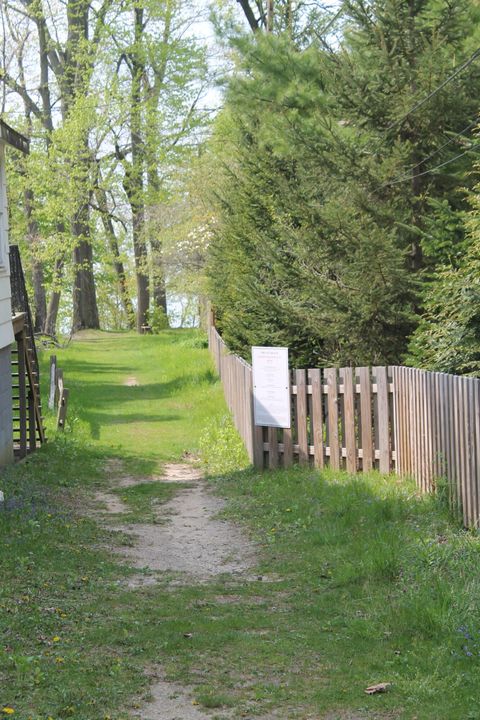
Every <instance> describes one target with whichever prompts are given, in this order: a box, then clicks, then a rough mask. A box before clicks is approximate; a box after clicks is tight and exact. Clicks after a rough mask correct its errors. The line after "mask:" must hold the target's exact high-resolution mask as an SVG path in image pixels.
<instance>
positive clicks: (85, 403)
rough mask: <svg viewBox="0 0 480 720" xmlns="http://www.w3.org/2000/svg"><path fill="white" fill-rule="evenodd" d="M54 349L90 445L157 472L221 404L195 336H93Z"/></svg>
mask: <svg viewBox="0 0 480 720" xmlns="http://www.w3.org/2000/svg"><path fill="white" fill-rule="evenodd" d="M55 352H56V355H57V361H58V364H59V366H60V367H63V368H64V371H65V384H66V386H67V387H69V389H70V394H71V396H72V407H71V412H70V413H69V416H70V421H71V422H72V420H73V424H74V427H75V425H77V426H78V425H81V429H82V434H83V435H84V437H85V438H86V439H88V442H89V444H90V445H91V446H93V447H96V448H103V449H104V450H105V452H107V453H109V454H115V453H117V454H119V455H120V456H122V457H124V458H125V457H130V458H131V459H132V460H134V461H136V462H138V461H139V460H142V459H143V461H144V462H145V463H146V464H150V465H151V466H152V467H153V466H154V465H155V464H156V463H158V462H162V461H165V460H171V459H178V458H180V457H181V455H182V453H183V452H185V451H187V452H188V451H191V450H192V448H193V449H195V448H197V447H198V439H199V434H200V433H201V431H202V430H203V428H204V427H205V425H206V424H207V423H208V421H209V419H210V418H211V417H212V416H213V415H215V414H216V413H217V412H218V409H219V407H220V406H221V403H222V402H223V401H222V391H221V388H220V385H219V383H217V382H216V378H215V375H214V373H213V369H212V365H211V361H210V358H209V355H208V351H207V350H206V349H205V340H204V337H203V336H202V335H201V334H199V333H198V332H196V331H188V330H186V331H182V330H174V331H165V332H163V333H161V334H160V335H141V336H138V335H136V334H134V333H124V334H120V333H104V332H99V331H98V332H95V331H89V332H88V333H80V335H79V339H78V340H76V341H75V342H73V343H72V344H71V345H70V346H69V347H68V349H67V350H64V351H55ZM48 355H49V353H45V356H46V357H45V359H46V360H48V357H47V356H48ZM44 377H48V374H47V373H44ZM75 430H76V428H75ZM76 431H77V430H76Z"/></svg>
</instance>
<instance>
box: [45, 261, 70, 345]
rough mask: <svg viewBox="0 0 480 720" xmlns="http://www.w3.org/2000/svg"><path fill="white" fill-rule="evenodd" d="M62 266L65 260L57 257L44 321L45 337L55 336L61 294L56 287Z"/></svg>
mask: <svg viewBox="0 0 480 720" xmlns="http://www.w3.org/2000/svg"><path fill="white" fill-rule="evenodd" d="M64 264H65V260H64V258H63V257H59V258H57V259H56V260H55V267H54V269H53V289H52V292H51V294H50V299H49V301H48V307H47V317H46V319H45V332H46V333H47V335H53V336H55V335H56V334H57V318H58V310H59V308H60V297H61V292H60V290H59V289H58V287H59V285H60V282H61V279H62V276H63V267H64Z"/></svg>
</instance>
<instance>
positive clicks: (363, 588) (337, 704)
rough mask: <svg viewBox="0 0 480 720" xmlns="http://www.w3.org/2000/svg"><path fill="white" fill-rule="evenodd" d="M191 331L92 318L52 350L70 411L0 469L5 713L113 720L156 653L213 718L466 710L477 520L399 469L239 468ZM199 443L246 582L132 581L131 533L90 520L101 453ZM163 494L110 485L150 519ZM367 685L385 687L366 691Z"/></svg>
mask: <svg viewBox="0 0 480 720" xmlns="http://www.w3.org/2000/svg"><path fill="white" fill-rule="evenodd" d="M137 343H138V345H137ZM198 345H199V342H198V336H197V335H196V334H195V333H188V332H187V333H176V332H175V333H173V332H168V333H164V334H162V335H161V336H159V337H143V338H137V337H134V336H131V335H125V336H113V335H104V334H98V335H94V336H90V339H85V340H83V341H82V342H78V343H74V344H72V345H71V346H70V347H69V348H68V350H66V351H64V352H62V353H61V354H60V353H57V354H58V355H60V357H61V359H60V363H61V365H62V366H63V368H64V370H65V377H66V379H67V383H66V384H67V386H69V387H70V390H71V398H72V401H71V407H70V411H71V415H70V417H71V419H73V422H72V424H71V425H72V427H71V429H70V430H67V432H66V433H65V435H64V436H61V437H59V438H57V440H56V441H55V442H50V443H49V444H48V445H47V446H46V447H45V448H44V449H43V450H42V451H41V452H39V453H37V454H36V455H35V456H32V458H31V459H29V460H28V462H26V463H22V464H19V465H17V466H16V467H14V468H10V469H8V470H7V471H5V472H4V473H3V475H2V478H1V481H0V487H1V489H3V490H4V491H5V494H6V498H7V510H6V511H3V512H1V513H0V533H1V537H2V550H1V554H0V567H1V583H0V632H1V642H0V711H1V710H2V708H4V712H3V714H4V715H5V717H7V716H8V714H10V715H12V716H13V717H14V718H21V720H27V719H28V718H31V720H48V718H51V719H52V720H64V719H65V720H66V719H67V718H74V719H75V720H108V719H110V720H127V718H128V717H130V713H131V711H132V709H133V706H134V705H135V704H140V703H141V701H142V696H146V695H148V684H149V681H148V678H147V676H146V674H145V668H151V667H152V666H155V665H156V664H160V666H161V667H162V668H163V669H164V671H165V673H166V675H167V677H168V678H170V679H172V680H173V679H174V680H180V681H184V682H186V683H188V684H189V685H191V686H193V687H194V692H195V698H196V701H197V702H198V703H199V704H200V705H201V706H203V707H205V708H211V709H212V717H213V718H222V717H224V716H225V714H226V713H227V712H228V711H230V712H231V711H232V708H233V717H235V718H242V717H243V718H254V717H261V716H262V714H265V713H266V712H269V711H276V713H277V715H276V717H278V718H285V719H288V718H303V719H305V720H306V718H311V719H312V720H313V719H314V718H315V720H319V719H320V718H328V720H337V719H338V720H357V719H358V718H377V719H378V720H380V719H383V718H385V719H386V718H390V719H391V718H402V719H403V718H405V719H407V718H408V719H409V720H413V719H414V718H417V720H440V719H444V720H457V719H458V720H474V719H477V718H478V717H480V604H479V603H478V597H479V595H480V574H479V570H478V568H479V565H480V544H479V541H478V539H477V537H476V535H474V534H472V533H467V532H464V531H462V530H461V529H459V528H458V527H457V526H455V525H454V524H453V523H452V522H451V521H450V520H449V518H448V515H447V512H446V510H445V509H444V507H442V504H441V503H440V502H439V501H437V500H434V499H432V498H419V497H418V496H417V494H416V492H415V491H414V489H413V487H411V486H409V485H408V484H405V483H399V482H397V481H396V479H395V478H384V477H382V476H379V475H378V474H375V473H373V474H371V475H369V476H362V477H350V476H347V475H346V474H342V473H323V474H322V475H320V474H319V473H318V472H316V471H314V470H309V469H302V470H300V469H298V468H296V469H293V470H291V471H289V472H288V473H285V472H280V471H279V472H265V473H264V474H261V475H259V474H257V473H255V472H254V471H252V470H250V469H248V468H245V467H244V465H245V463H244V456H243V455H242V453H241V450H240V448H239V444H238V439H237V438H236V437H235V435H234V433H233V432H232V430H231V428H230V426H229V424H228V423H225V422H224V420H223V417H224V414H225V408H224V405H223V401H222V399H221V393H220V389H219V386H218V383H216V382H215V379H214V376H213V375H212V372H211V365H210V361H209V359H208V355H207V351H206V350H205V349H202V348H201V347H198ZM136 348H137V349H136ZM129 377H135V378H136V380H137V381H138V382H139V385H138V386H127V385H123V383H124V381H125V379H126V378H129ZM163 385H166V387H163ZM157 392H158V397H157V395H156V393H157ZM162 418H164V420H163V421H162ZM202 433H203V440H202V438H201V436H202ZM50 434H51V433H50ZM199 447H200V449H201V451H202V454H203V455H204V456H205V457H206V458H207V459H208V461H209V472H210V475H211V478H210V481H211V483H212V485H213V486H214V487H215V488H216V490H217V491H218V492H219V493H220V494H222V495H224V496H226V497H227V498H228V499H229V505H228V511H227V515H228V516H230V517H232V518H233V519H235V520H238V521H239V522H241V523H242V524H244V526H245V527H246V528H248V530H249V532H250V533H251V534H252V536H253V538H254V539H255V540H256V542H257V545H258V563H259V564H258V567H257V568H256V569H255V571H254V573H253V575H252V579H251V580H250V581H249V582H243V583H242V582H240V581H239V580H235V579H234V578H233V579H232V577H230V576H221V577H219V578H217V579H216V580H215V581H213V582H210V583H207V584H203V585H198V586H191V587H188V586H187V587H179V586H175V587H171V586H169V585H168V582H167V580H168V579H167V578H166V579H165V583H159V584H157V585H155V586H148V587H144V588H141V589H136V590H130V589H128V587H127V586H126V584H125V583H124V580H125V578H126V577H128V575H129V574H130V573H132V572H133V570H130V569H129V568H128V567H125V566H123V565H120V564H119V563H118V561H117V560H116V559H115V557H112V555H111V553H110V552H109V551H108V550H107V546H108V545H118V546H120V545H121V544H122V542H125V538H124V537H123V535H122V533H118V532H115V533H114V532H110V531H109V530H108V529H104V528H103V529H102V528H101V527H100V526H99V525H98V524H97V523H96V522H95V520H94V519H92V518H89V517H85V516H84V514H83V510H84V508H85V506H86V504H87V503H88V497H89V493H90V492H91V491H92V490H93V489H95V488H101V487H103V485H104V484H105V471H104V468H105V462H106V460H107V459H108V458H109V457H117V458H121V460H122V461H123V462H124V463H125V464H126V467H127V468H128V469H129V471H131V472H137V473H139V474H141V473H145V472H149V471H150V470H151V471H155V470H156V469H157V467H158V465H159V464H161V463H162V462H164V461H166V460H167V459H175V458H177V459H179V458H180V457H181V456H182V454H183V453H184V452H185V451H187V452H190V453H196V452H197V450H198V448H199ZM170 494H171V488H168V489H167V488H166V487H162V486H161V485H160V486H158V488H156V489H154V488H152V487H151V486H149V485H148V484H145V485H140V486H138V487H137V488H128V489H123V490H122V491H121V493H120V497H121V498H122V499H123V501H124V502H125V503H126V504H127V505H128V506H129V508H130V510H131V517H133V518H141V519H142V522H143V521H145V520H146V521H147V522H148V521H149V519H150V520H151V519H153V515H151V507H152V505H151V504H152V503H160V502H162V501H165V500H166V499H168V497H170ZM149 513H150V515H149ZM379 682H389V683H391V687H390V690H389V691H388V692H387V693H384V694H381V695H374V696H368V695H366V694H365V693H364V689H365V688H366V687H367V686H369V685H371V684H373V683H379ZM9 710H13V711H14V712H13V713H9V712H8V711H9ZM0 716H1V712H0Z"/></svg>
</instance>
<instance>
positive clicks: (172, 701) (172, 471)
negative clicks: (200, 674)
mask: <svg viewBox="0 0 480 720" xmlns="http://www.w3.org/2000/svg"><path fill="white" fill-rule="evenodd" d="M107 470H108V472H109V474H110V476H111V487H112V490H113V489H114V488H126V487H132V486H133V485H136V484H140V483H145V482H162V483H165V482H168V483H177V484H179V483H182V484H185V483H188V487H184V486H182V487H181V488H179V490H178V493H176V494H175V495H174V497H173V498H172V499H171V500H170V501H168V502H166V503H164V504H163V505H160V506H159V507H158V511H157V515H158V517H159V519H161V520H162V524H125V525H121V526H118V525H116V526H115V525H114V527H115V529H118V530H121V531H122V532H123V533H127V534H129V535H131V537H132V539H133V545H132V547H124V548H122V549H121V554H122V555H123V557H124V558H125V560H126V561H128V563H129V564H130V565H133V566H134V567H137V568H139V569H148V570H149V571H150V572H149V574H146V575H145V574H138V575H134V576H133V577H132V578H130V579H129V581H128V586H129V587H131V588H137V587H141V586H144V585H145V584H152V583H155V582H156V581H157V579H159V578H160V577H162V578H163V577H164V576H165V574H166V573H168V576H169V578H171V583H172V584H178V583H189V584H194V583H203V582H207V581H208V580H210V579H212V578H213V577H215V576H216V575H220V574H224V573H227V574H229V575H231V576H232V577H237V578H238V577H240V576H243V577H245V578H247V577H248V571H249V570H250V569H251V568H252V566H253V564H254V559H255V548H254V547H253V545H252V544H251V543H250V542H249V540H248V539H247V538H246V537H245V535H244V534H243V533H242V532H241V531H240V529H239V528H238V527H236V526H235V525H234V524H232V523H230V522H227V521H225V520H222V519H219V518H218V517H217V516H218V514H219V513H220V512H221V510H222V509H223V507H224V502H223V501H222V500H221V499H220V498H217V497H215V496H214V495H212V493H211V492H210V491H209V489H208V487H207V485H206V483H205V481H204V480H203V479H202V476H201V473H200V472H199V471H198V470H196V469H195V468H193V467H192V466H190V465H185V464H171V465H167V466H166V467H165V474H164V475H163V476H161V477H153V478H132V477H129V476H125V475H122V474H121V467H120V466H119V465H118V464H117V465H115V463H114V462H112V463H111V465H110V466H109V467H108V468H107ZM95 499H96V501H97V505H98V507H97V511H98V512H102V513H106V514H115V515H117V516H118V515H119V514H122V513H125V512H127V510H128V508H127V507H126V505H125V504H124V503H123V502H122V501H121V500H120V498H119V497H118V495H117V494H114V493H113V492H101V493H97V495H96V498H95ZM109 527H112V525H110V524H109ZM151 694H152V698H153V699H152V702H150V703H148V705H147V706H145V708H143V709H142V711H141V713H140V714H137V717H141V718H142V720H211V718H212V715H210V714H206V713H204V712H203V711H202V710H200V709H199V708H198V707H197V706H196V705H194V704H192V701H193V698H192V694H191V691H190V690H189V688H184V687H182V686H180V685H178V684H176V683H170V682H166V681H165V680H164V679H163V677H162V676H161V673H160V672H158V673H156V674H155V676H154V680H153V683H152V686H151ZM216 716H217V717H218V711H217V715H216ZM222 717H225V718H227V717H230V715H229V714H228V713H227V714H223V715H222Z"/></svg>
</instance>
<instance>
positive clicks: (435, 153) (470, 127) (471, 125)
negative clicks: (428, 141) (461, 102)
mask: <svg viewBox="0 0 480 720" xmlns="http://www.w3.org/2000/svg"><path fill="white" fill-rule="evenodd" d="M478 122H479V120H478V118H475V120H473V122H471V123H470V124H469V125H467V127H466V128H463V130H460V132H457V133H455V135H452V136H451V137H450V138H449V139H448V140H447V141H446V142H444V143H443V145H440V147H439V148H437V149H436V150H434V151H433V152H432V153H430V155H428V156H427V157H426V158H423V160H420V162H418V163H417V164H416V165H413V167H411V168H408V172H411V171H412V170H416V169H417V168H418V167H420V165H423V163H426V162H428V161H429V160H431V159H432V158H433V157H435V155H438V153H439V152H441V151H442V150H443V149H444V148H446V147H447V146H448V145H450V144H451V143H452V142H454V141H455V140H456V139H457V138H459V137H462V136H464V135H465V133H466V132H468V131H469V130H471V129H472V128H473V127H475V125H478Z"/></svg>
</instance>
